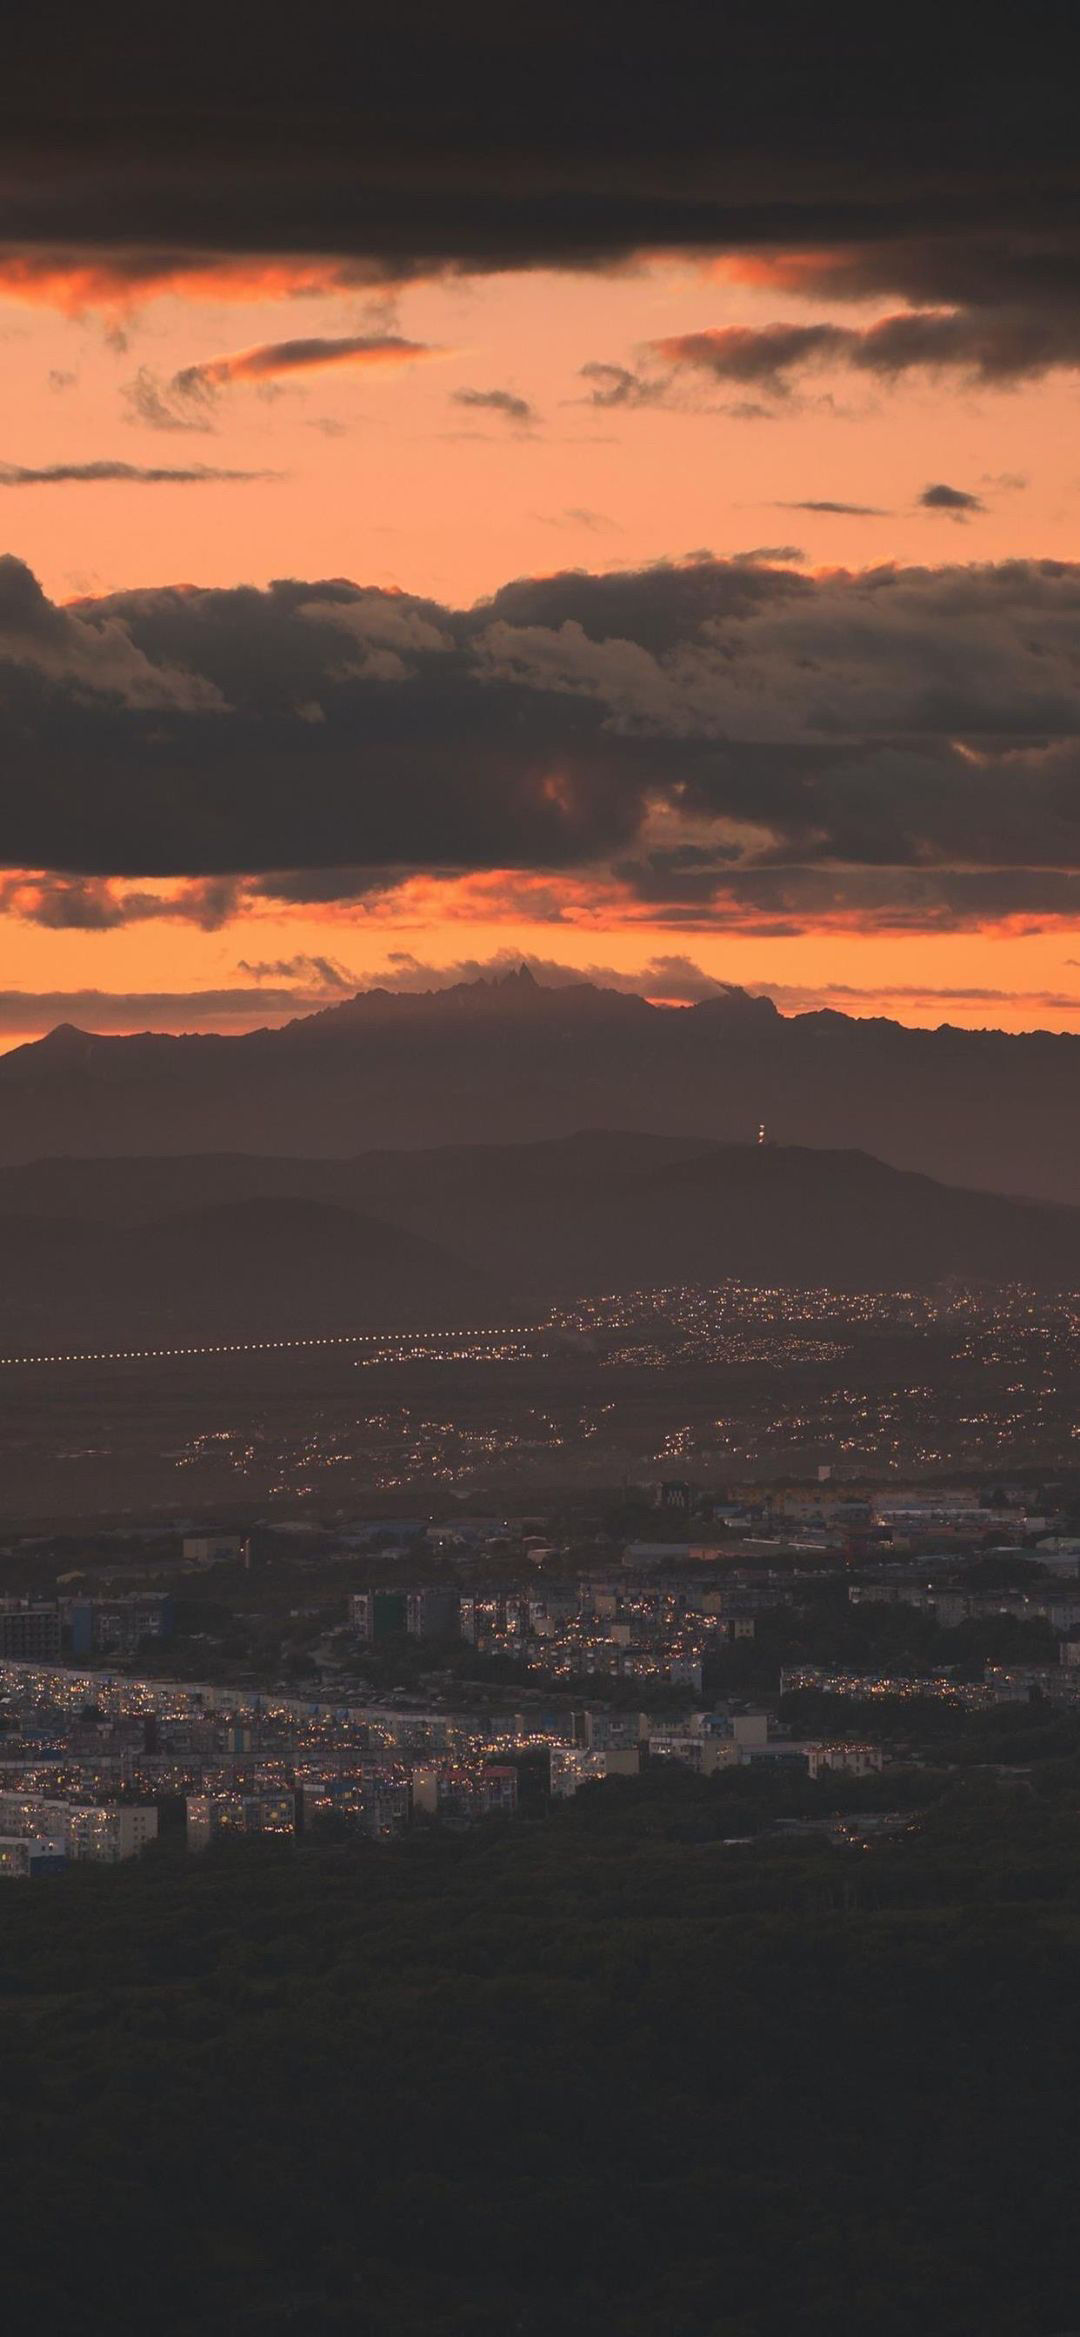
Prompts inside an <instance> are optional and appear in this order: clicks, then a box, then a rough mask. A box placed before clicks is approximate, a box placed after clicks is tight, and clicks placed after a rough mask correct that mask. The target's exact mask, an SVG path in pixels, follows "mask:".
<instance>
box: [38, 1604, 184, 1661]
mask: <svg viewBox="0 0 1080 2337" xmlns="http://www.w3.org/2000/svg"><path fill="white" fill-rule="evenodd" d="M172 1628H173V1602H172V1599H171V1598H170V1597H169V1595H168V1593H167V1592H164V1591H152V1590H150V1591H141V1590H140V1591H129V1592H124V1593H122V1594H121V1595H120V1596H119V1597H116V1598H60V1599H52V1600H48V1601H45V1600H32V1599H14V1598H6V1599H0V1661H2V1660H4V1659H5V1658H7V1659H12V1660H21V1661H24V1662H37V1663H51V1662H53V1661H55V1660H56V1659H58V1658H59V1657H60V1656H61V1655H71V1656H85V1655H137V1653H138V1651H139V1648H140V1647H141V1646H142V1645H143V1643H144V1641H146V1640H153V1639H167V1638H168V1637H169V1636H170V1634H171V1632H172Z"/></svg>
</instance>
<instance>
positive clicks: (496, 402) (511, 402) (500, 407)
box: [450, 389, 540, 429]
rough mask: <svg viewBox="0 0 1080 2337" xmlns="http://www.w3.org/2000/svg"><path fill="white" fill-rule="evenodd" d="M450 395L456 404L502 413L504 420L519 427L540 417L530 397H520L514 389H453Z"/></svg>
mask: <svg viewBox="0 0 1080 2337" xmlns="http://www.w3.org/2000/svg"><path fill="white" fill-rule="evenodd" d="M450 396H451V399H452V401H453V403H454V405H455V406H468V407H470V408H471V409H472V410H473V411H479V412H480V413H488V414H500V415H501V416H502V418H503V420H504V421H506V422H510V423H513V424H515V425H516V426H517V428H518V429H526V428H528V427H529V425H530V424H532V423H535V422H537V421H539V418H540V417H539V415H538V414H537V411H536V408H535V406H531V405H530V404H529V400H528V398H522V397H519V396H518V395H517V393H516V391H514V390H504V389H488V390H482V389H456V390H451V392H450Z"/></svg>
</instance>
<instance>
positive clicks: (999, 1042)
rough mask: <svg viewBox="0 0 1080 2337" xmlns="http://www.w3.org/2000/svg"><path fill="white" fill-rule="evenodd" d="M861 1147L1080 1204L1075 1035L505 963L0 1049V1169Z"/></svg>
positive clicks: (1079, 1082) (909, 1164) (948, 1175)
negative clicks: (644, 1147) (293, 1003)
mask: <svg viewBox="0 0 1080 2337" xmlns="http://www.w3.org/2000/svg"><path fill="white" fill-rule="evenodd" d="M762 1120H764V1121H765V1123H766V1125H767V1127H768V1129H769V1132H770V1135H772V1136H774V1137H775V1138H776V1139H777V1140H778V1141H779V1142H780V1143H782V1144H802V1145H809V1146H812V1147H822V1146H825V1147H829V1148H833V1149H835V1148H845V1149H861V1150H863V1151H866V1152H868V1153H870V1154H872V1155H873V1156H874V1157H875V1158H876V1159H878V1160H888V1161H891V1162H893V1163H894V1164H895V1165H896V1166H897V1167H902V1168H910V1169H917V1170H920V1171H923V1172H925V1173H927V1174H929V1175H933V1176H937V1177H939V1178H944V1179H946V1180H947V1181H949V1182H951V1183H954V1184H957V1185H961V1184H963V1185H967V1186H971V1187H977V1188H981V1189H983V1190H989V1191H994V1190H997V1191H1011V1192H1031V1193H1036V1194H1042V1195H1043V1196H1044V1197H1046V1198H1048V1199H1057V1200H1080V1037H1063V1036H1057V1035H1055V1034H1052V1033H1047V1032H1035V1033H1031V1034H1028V1035H1012V1034H1007V1033H1003V1032H1000V1031H963V1030H956V1029H953V1028H950V1027H949V1026H948V1025H943V1026H942V1027H941V1028H940V1029H938V1030H934V1031H929V1030H910V1029H907V1028H905V1027H904V1026H903V1025H900V1024H897V1023H893V1022H889V1021H888V1020H886V1019H885V1018H879V1019H877V1020H874V1021H859V1020H856V1019H852V1018H851V1017H849V1016H846V1015H842V1014H838V1013H835V1012H833V1011H831V1010H829V1011H823V1012H819V1013H814V1014H808V1015H796V1016H785V1015H782V1014H779V1013H778V1012H777V1010H776V1007H775V1006H774V1004H773V1003H772V1001H771V1000H770V999H768V998H756V997H751V996H750V995H749V994H748V993H747V992H746V991H743V990H739V989H737V988H731V989H729V990H726V991H724V992H723V993H722V994H720V995H718V996H716V997H711V998H707V999H704V1000H702V1001H701V1002H700V1003H699V1004H697V1005H695V1006H690V1007H687V1008H685V1009H682V1010H672V1009H671V1008H670V1007H663V1006H654V1005H651V1004H650V1003H649V1001H648V1000H647V999H644V998H641V997H639V996H637V995H636V994H629V993H625V992H622V991H614V990H605V989H603V988H601V987H599V986H598V985H596V984H593V983H589V982H584V981H583V982H578V983H573V984H569V985H560V986H551V987H547V986H545V985H544V984H543V983H542V982H540V981H537V980H536V979H535V977H534V976H533V975H532V973H531V971H530V970H529V969H528V968H527V967H524V968H517V969H510V970H509V971H508V972H507V973H506V974H505V975H502V976H499V977H497V978H496V979H494V980H481V981H475V982H462V983H459V984H457V985H455V986H453V987H451V988H448V989H443V990H436V991H425V992H406V991H388V990H370V991H363V992H360V993H358V994H357V996H356V997H354V998H349V999H343V1000H341V1001H340V1002H339V1003H337V1004H335V1005H332V1006H328V1007H325V1008H323V1009H322V1010H321V1011H320V1012H318V1013H315V1014H311V1015H307V1016H303V1017H300V1018H298V1019H297V1020H296V1021H294V1022H292V1023H289V1024H286V1025H285V1026H284V1027H283V1028H282V1029H279V1030H270V1029H264V1030H258V1031H251V1032H248V1033H245V1034H243V1035H240V1036H236V1037H217V1036H199V1035H195V1036H186V1037H168V1036H162V1035H160V1034H156V1033H152V1032H151V1033H142V1034H140V1035H138V1036H135V1037H130V1038H115V1037H100V1036H97V1035H96V1034H94V1033H92V1032H75V1031H72V1030H70V1029H67V1028H62V1029H61V1030H59V1031H56V1032H53V1033H50V1035H49V1037H48V1038H47V1039H44V1040H41V1041H39V1042H37V1043H36V1044H34V1045H31V1046H24V1047H18V1048H15V1049H14V1050H13V1051H12V1052H11V1053H10V1054H9V1055H7V1056H4V1057H2V1058H0V1164H2V1163H3V1162H5V1161H7V1162H14V1161H19V1160H31V1159H34V1158H36V1157H40V1156H42V1155H57V1154H69V1155H71V1156H72V1157H75V1158H84V1159H85V1158H90V1157H93V1156H94V1155H115V1154H118V1153H131V1154H137V1153H146V1154H180V1153H197V1152H215V1153H216V1152H230V1151H235V1150H237V1149H239V1148H241V1147H242V1148H243V1149H245V1150H247V1151H252V1152H260V1153H266V1154H272V1155H275V1156H281V1155H284V1154H298V1155H307V1156H309V1157H311V1158H312V1159H319V1158H325V1157H328V1156H331V1155H334V1156H337V1157H338V1158H348V1157H350V1156H352V1155H354V1154H356V1153H358V1152H361V1151H363V1150H366V1149H369V1148H371V1147H372V1146H374V1145H380V1144H381V1145H386V1146H389V1147H392V1148H394V1149H403V1148H417V1149H426V1148H428V1147H430V1146H432V1145H433V1144H450V1145H453V1144H470V1143H477V1142H480V1143H493V1144H507V1143H510V1144H513V1143H518V1144H521V1143H532V1142H536V1141H538V1140H539V1139H541V1138H544V1137H558V1136H566V1135H569V1134H570V1133H571V1132H572V1131H573V1130H575V1129H578V1128H581V1127H583V1126H592V1127H596V1128H606V1129H610V1130H618V1129H624V1128H636V1129H640V1130H642V1131H645V1132H651V1133H653V1134H656V1135H661V1134H663V1135H667V1136H672V1137H677V1138H679V1139H681V1140H692V1139H697V1138H703V1139H712V1140H715V1141H720V1142H729V1143H730V1142H746V1141H747V1140H748V1139H750V1138H751V1137H752V1135H753V1134H754V1133H755V1132H756V1129H757V1126H758V1123H759V1121H762Z"/></svg>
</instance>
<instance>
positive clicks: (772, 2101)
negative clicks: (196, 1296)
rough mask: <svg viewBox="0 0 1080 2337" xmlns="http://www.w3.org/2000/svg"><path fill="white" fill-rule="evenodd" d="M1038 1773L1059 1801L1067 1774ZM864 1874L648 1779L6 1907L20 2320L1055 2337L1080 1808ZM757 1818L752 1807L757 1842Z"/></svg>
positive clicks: (981, 1821)
mask: <svg viewBox="0 0 1080 2337" xmlns="http://www.w3.org/2000/svg"><path fill="white" fill-rule="evenodd" d="M1048 1775H1049V1773H1048ZM1050 1784H1051V1789H1050V1790H1049V1791H1047V1790H1046V1789H1045V1788H1044V1789H1043V1790H1040V1791H1038V1792H1035V1793H1031V1792H1030V1791H1026V1790H1022V1789H1018V1788H1014V1789H1010V1790H1007V1791H1006V1790H997V1789H995V1788H993V1787H991V1786H987V1785H985V1784H982V1783H978V1784H976V1785H974V1786H968V1787H963V1788H953V1787H949V1788H948V1789H947V1791H946V1793H945V1797H944V1799H943V1800H941V1801H940V1802H939V1803H938V1804H937V1806H936V1807H935V1808H934V1809H932V1810H931V1811H930V1812H929V1813H928V1815H927V1816H926V1817H925V1820H924V1821H923V1828H922V1830H921V1831H920V1832H919V1833H917V1834H916V1835H915V1836H914V1837H912V1838H910V1839H904V1840H902V1841H900V1842H899V1843H897V1844H895V1845H893V1846H880V1847H877V1848H874V1849H871V1850H866V1849H851V1848H843V1849H840V1848H834V1847H831V1846H829V1845H827V1844H824V1843H820V1842H817V1841H813V1842H811V1843H809V1844H807V1843H805V1842H798V1843H795V1844H792V1843H790V1842H784V1841H780V1840H778V1839H776V1838H773V1839H772V1840H771V1842H766V1843H763V1844H760V1845H759V1846H757V1847H754V1848H745V1847H744V1848H738V1847H732V1846H730V1844H729V1843H727V1842H725V1837H727V1836H730V1835H731V1834H733V1833H738V1832H742V1831H745V1830H746V1827H747V1825H748V1824H753V1823H754V1822H755V1812H754V1810H753V1808H751V1807H748V1806H745V1805H746V1795H747V1792H748V1791H749V1789H748V1788H746V1787H743V1786H742V1785H741V1784H740V1782H739V1781H738V1780H735V1781H732V1782H729V1783H728V1784H727V1785H721V1784H717V1783H712V1782H711V1783H709V1784H707V1785H706V1784H702V1783H696V1782H695V1781H693V1780H692V1779H689V1778H682V1779H674V1778H671V1777H666V1778H664V1777H661V1778H659V1779H657V1780H655V1781H654V1782H651V1783H650V1782H648V1781H643V1782H642V1783H641V1784H640V1785H633V1786H631V1785H629V1784H626V1785H622V1786H619V1785H609V1786H606V1787H603V1788H601V1789H599V1790H595V1789H594V1790H592V1791H590V1792H589V1793H587V1794H586V1795H585V1796H583V1797H582V1798H581V1799H580V1800H579V1802H578V1803H577V1804H576V1805H575V1806H574V1807H573V1808H572V1809H570V1810H567V1811H566V1812H563V1813H560V1814H559V1815H557V1816H555V1817H552V1818H549V1819H547V1820H538V1821H536V1822H534V1823H531V1824H530V1823H528V1822H524V1821H523V1822H520V1823H519V1824H518V1825H517V1826H516V1827H515V1828H513V1829H511V1830H510V1831H506V1832H503V1831H499V1830H496V1831H494V1832H492V1833H487V1834H481V1835H477V1836H474V1837H472V1838H469V1839H464V1840H455V1839H446V1838H442V1837H437V1836H432V1837H428V1838H427V1839H423V1838H419V1837H415V1838H413V1839H412V1840H411V1841H409V1842H408V1843H406V1844H404V1845H401V1846H398V1847H395V1846H389V1847H386V1848H383V1847H378V1846H374V1845H373V1846H368V1847H364V1848H359V1847H358V1848H355V1849H348V1848H344V1847H342V1848H338V1847H334V1846H325V1847H318V1846H311V1847H307V1848H301V1849H296V1850H293V1851H289V1850H286V1849H284V1848H275V1847H266V1848H264V1847H262V1846H260V1845H258V1844H252V1845H249V1846H247V1847H246V1848H245V1847H244V1846H239V1847H238V1848H236V1849H234V1850H231V1851H222V1852H220V1853H214V1854H211V1855H209V1856H207V1857H206V1858H204V1859H203V1860H202V1861H194V1860H190V1859H187V1858H186V1857H185V1856H184V1854H183V1853H181V1852H180V1851H179V1850H175V1851H174V1850H172V1849H171V1847H168V1846H162V1847H161V1848H160V1849H159V1851H158V1852H156V1853H154V1854H151V1856H150V1858H149V1859H148V1860H147V1861H146V1863H145V1864H144V1865H143V1866H142V1867H141V1869H131V1870H127V1871H124V1872H119V1873H105V1874H102V1873H94V1872H92V1871H89V1870H83V1871H79V1872H76V1873H75V1874H74V1875H72V1876H71V1877H69V1878H67V1879H66V1880H62V1881H58V1882H57V1883H55V1884H53V1885H46V1884H33V1885H26V1886H22V1885H18V1884H11V1885H10V1886H9V1887H8V1888H7V1889H5V1890H4V1892H3V1897H2V1901H0V1988H2V2000H3V2009H2V2037H0V2043H2V2053H0V2071H2V2084H3V2090H4V2107H3V2116H2V2120H0V2162H2V2166H3V2175H2V2181H3V2198H4V2210H5V2213H4V2223H5V2250H4V2259H5V2260H4V2301H5V2326H6V2327H8V2328H10V2329H13V2330H16V2329H17V2330H18V2331H20V2332H21V2331H23V2330H25V2329H29V2328H36V2329H40V2330H57V2331H59V2330H62V2331H64V2333H65V2337H98V2332H100V2331H104V2330H108V2331H110V2332H115V2333H116V2337H127V2333H128V2332H134V2331H136V2330H138V2331H140V2332H141V2331H144V2330H146V2329H153V2330H154V2331H155V2332H157V2333H158V2337H180V2332H185V2333H186V2332H188V2331H190V2330H193V2329H198V2330H199V2331H200V2332H201V2333H203V2337H285V2333H286V2332H289V2333H294V2332H295V2333H303V2337H344V2333H345V2332H348V2333H349V2337H510V2333H517V2332H521V2333H522V2337H548V2332H551V2331H559V2332H566V2333H567V2337H585V2333H586V2332H588V2333H589V2337H594V2333H595V2332H597V2331H602V2330H608V2329H618V2330H619V2331H625V2332H626V2333H627V2337H682V2333H683V2332H685V2333H686V2337H698V2333H699V2332H708V2333H710V2337H789V2333H790V2332H792V2331H798V2332H799V2337H836V2332H839V2331H844V2332H847V2331H850V2332H856V2331H858V2332H862V2331H867V2332H869V2331H873V2332H874V2333H875V2337H912V2333H914V2332H919V2337H1014V2333H1015V2332H1017V2331H1020V2330H1022V2331H1023V2332H1024V2333H1025V2337H1056V2333H1058V2332H1061V2331H1064V2330H1067V2329H1069V2328H1071V2327H1074V2326H1075V2325H1076V2321H1077V2310H1076V2297H1077V2288H1078V2278H1080V2275H1078V2272H1077V2264H1076V2249H1075V2234H1074V2213H1073V2202H1074V2199H1075V2192H1076V2181H1077V2175H1078V2173H1080V2096H1078V2093H1077V2088H1076V2082H1075V2072H1076V2066H1077V2057H1078V2052H1080V2001H1078V1996H1077V1990H1076V1972H1077V1966H1078V1958H1080V1869H1078V1867H1077V1862H1076V1850H1075V1845H1076V1834H1077V1811H1078V1807H1080V1783H1078V1782H1077V1780H1076V1779H1075V1778H1074V1776H1073V1774H1072V1765H1057V1766H1055V1769H1054V1771H1053V1774H1052V1777H1051V1780H1050ZM757 1814H758V1815H760V1813H757Z"/></svg>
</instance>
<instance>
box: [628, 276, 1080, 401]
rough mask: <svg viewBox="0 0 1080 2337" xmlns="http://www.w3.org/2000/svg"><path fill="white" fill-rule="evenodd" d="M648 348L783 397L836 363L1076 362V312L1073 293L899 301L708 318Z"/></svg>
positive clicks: (1016, 367) (1008, 376) (997, 365)
mask: <svg viewBox="0 0 1080 2337" xmlns="http://www.w3.org/2000/svg"><path fill="white" fill-rule="evenodd" d="M806 288H807V290H809V289H811V285H810V284H809V283H808V284H807V287H806ZM1077 289H1078V290H1080V272H1078V282H1077ZM649 348H650V354H651V356H652V357H653V358H654V359H655V360H657V361H658V362H659V363H661V364H662V365H664V366H667V367H671V368H674V370H675V372H676V373H680V372H691V373H698V374H704V375H706V376H707V377H709V378H711V379H712V380H714V381H719V382H732V383H737V384H742V385H743V386H744V387H751V386H756V387H757V388H759V389H763V390H766V391H768V392H769V394H770V395H771V396H773V397H774V398H784V397H787V396H788V395H789V394H790V391H791V388H792V385H793V383H794V382H795V381H797V380H801V379H802V378H804V377H805V376H806V375H808V374H812V373H815V372H820V371H822V370H823V369H825V368H826V367H830V366H837V365H840V366H846V367H848V368H850V369H851V370H853V371H854V372H856V373H863V374H869V375H872V376H875V377H876V378H877V379H879V380H896V379H898V378H899V376H900V375H902V374H905V373H913V372H916V371H918V370H922V371H925V372H928V373H930V374H942V373H950V374H954V375H958V376H960V377H961V378H963V379H965V380H968V381H971V382H973V383H976V384H981V385H983V386H984V387H987V386H994V385H998V386H1006V387H1007V386H1009V385H1011V384H1013V383H1015V382H1019V381H1025V380H1036V379H1038V378H1040V377H1041V376H1042V375H1043V374H1046V373H1050V372H1052V371H1053V370H1054V369H1055V368H1056V367H1060V366H1076V365H1080V312H1078V310H1077V308H1076V306H1075V296H1074V305H1073V306H1072V307H1071V308H1068V309H1065V308H1062V309H1058V308H1057V307H1056V306H1054V307H1053V309H1052V310H1051V311H1047V310H1044V309H1043V308H1042V307H1040V306H1039V305H1038V303H1037V300H1036V299H1035V298H1034V297H1033V298H1032V301H1031V303H1030V305H1028V306H1027V307H1020V306H1017V305H1011V306H1008V307H1005V306H1001V305H991V306H986V307H978V308H971V309H914V310H910V311H909V310H899V311H897V313H896V314H895V315H893V316H886V317H880V318H878V319H877V321H876V322H875V323H874V324H871V325H862V326H859V325H849V324H839V323H836V322H826V323H817V324H802V323H800V322H799V321H798V320H794V321H792V320H785V321H784V322H778V323H775V324H767V325H754V326H751V325H721V326H715V327H713V326H710V327H707V328H706V329H704V330H703V331H701V332H695V333H677V334H671V335H668V336H666V337H665V338H663V339H661V340H658V341H653V342H652V343H650V345H649ZM655 394H659V393H658V391H657V393H655Z"/></svg>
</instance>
